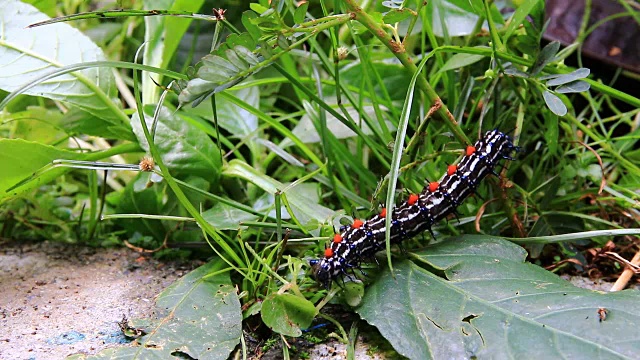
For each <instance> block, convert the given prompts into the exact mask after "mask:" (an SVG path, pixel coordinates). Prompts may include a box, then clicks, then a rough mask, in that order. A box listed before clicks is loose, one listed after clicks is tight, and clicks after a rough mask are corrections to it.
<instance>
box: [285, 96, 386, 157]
mask: <svg viewBox="0 0 640 360" xmlns="http://www.w3.org/2000/svg"><path fill="white" fill-rule="evenodd" d="M346 108H347V113H349V116H351V118H352V119H358V118H360V116H361V112H360V111H358V109H355V108H353V107H351V106H346ZM305 109H307V112H306V113H305V114H304V115H303V116H302V119H300V122H298V124H297V125H296V127H295V128H294V129H293V134H294V135H295V136H297V137H298V138H299V139H300V140H301V141H302V142H304V143H306V144H312V143H317V142H320V141H321V139H320V134H319V133H318V131H317V130H316V127H315V126H314V125H313V120H312V117H315V118H317V116H318V115H317V114H316V113H315V110H314V109H313V108H312V107H310V106H308V107H307V106H305ZM362 112H364V113H366V114H367V115H369V116H370V117H371V118H375V117H376V114H375V109H374V108H373V106H371V105H365V106H363V107H362ZM325 116H326V118H327V129H328V130H329V131H330V132H331V133H332V134H333V135H334V136H335V137H336V138H337V139H346V138H350V137H354V136H356V133H355V132H353V130H351V129H349V128H348V127H347V126H346V125H345V124H343V123H342V122H341V121H340V120H338V118H336V117H335V116H333V115H331V114H330V113H327V114H326V115H325ZM385 123H386V126H387V128H389V129H391V130H395V128H394V126H393V124H392V123H391V122H389V121H385ZM361 128H362V132H363V133H364V134H367V135H370V134H372V133H373V131H372V130H371V129H370V128H369V126H367V124H365V123H364V121H363V122H362V124H361ZM290 145H293V142H292V141H291V140H290V139H285V140H284V141H283V142H282V143H281V144H280V146H281V147H282V148H284V147H287V146H290Z"/></svg>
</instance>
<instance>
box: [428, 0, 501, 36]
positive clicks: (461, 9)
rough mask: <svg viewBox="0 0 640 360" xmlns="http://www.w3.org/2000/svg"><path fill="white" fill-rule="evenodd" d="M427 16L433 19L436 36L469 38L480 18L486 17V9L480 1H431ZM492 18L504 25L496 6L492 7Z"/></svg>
mask: <svg viewBox="0 0 640 360" xmlns="http://www.w3.org/2000/svg"><path fill="white" fill-rule="evenodd" d="M426 8H427V16H429V17H430V19H431V24H432V27H433V32H434V34H435V35H436V36H439V37H443V36H444V35H445V34H447V35H448V36H452V37H455V36H467V35H469V34H471V33H472V32H473V30H474V28H475V25H476V23H477V22H478V19H479V16H480V15H482V16H483V17H484V15H485V14H484V7H483V6H482V3H481V2H480V1H469V0H433V1H429V4H428V6H427V7H426ZM490 12H491V18H492V19H493V21H494V22H495V23H496V24H504V19H503V18H502V16H501V15H500V12H499V11H498V9H497V8H496V7H495V5H491V6H490Z"/></svg>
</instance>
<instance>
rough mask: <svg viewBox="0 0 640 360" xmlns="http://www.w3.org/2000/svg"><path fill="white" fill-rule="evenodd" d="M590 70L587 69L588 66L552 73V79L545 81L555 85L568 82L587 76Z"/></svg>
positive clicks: (549, 84)
mask: <svg viewBox="0 0 640 360" xmlns="http://www.w3.org/2000/svg"><path fill="white" fill-rule="evenodd" d="M590 72H591V70H589V69H588V68H580V69H578V70H575V71H572V72H570V73H569V74H562V75H555V74H554V75H553V79H551V80H549V81H547V86H557V85H562V84H568V83H570V82H573V81H576V80H580V79H584V78H586V77H587V76H589V73H590ZM540 79H541V80H542V79H543V77H541V78H540Z"/></svg>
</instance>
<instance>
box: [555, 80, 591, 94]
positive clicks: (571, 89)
mask: <svg viewBox="0 0 640 360" xmlns="http://www.w3.org/2000/svg"><path fill="white" fill-rule="evenodd" d="M590 87H591V85H589V83H588V82H586V81H584V80H576V81H572V82H570V83H568V84H564V85H562V86H558V87H557V88H556V89H555V92H557V93H559V94H568V93H579V92H583V91H587V90H589V88H590Z"/></svg>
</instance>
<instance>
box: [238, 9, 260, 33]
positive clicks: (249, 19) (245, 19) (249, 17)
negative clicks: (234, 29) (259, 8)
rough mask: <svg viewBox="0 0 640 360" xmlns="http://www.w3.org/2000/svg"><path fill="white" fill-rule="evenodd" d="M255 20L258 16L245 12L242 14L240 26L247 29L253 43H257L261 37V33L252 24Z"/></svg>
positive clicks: (251, 12) (248, 11)
mask: <svg viewBox="0 0 640 360" xmlns="http://www.w3.org/2000/svg"><path fill="white" fill-rule="evenodd" d="M256 18H258V15H257V14H256V13H255V12H253V11H250V10H247V11H245V12H243V13H242V25H244V28H245V29H247V32H248V33H249V34H250V35H251V37H252V38H253V40H254V41H258V40H259V39H260V37H261V36H262V31H261V30H260V28H259V27H258V26H257V25H255V24H254V21H255V19H256Z"/></svg>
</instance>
